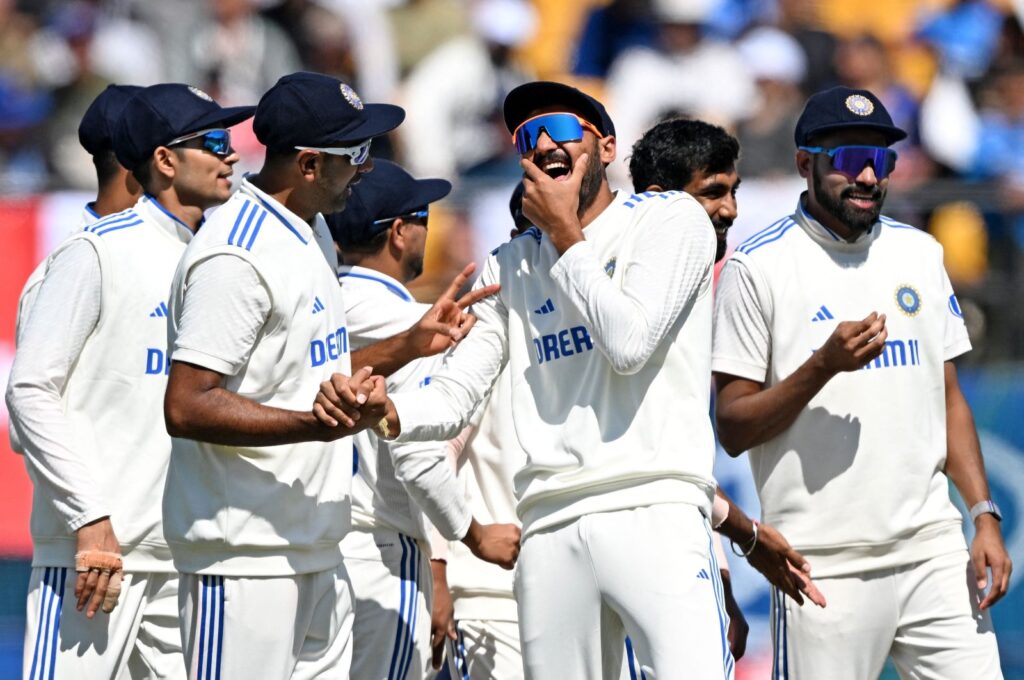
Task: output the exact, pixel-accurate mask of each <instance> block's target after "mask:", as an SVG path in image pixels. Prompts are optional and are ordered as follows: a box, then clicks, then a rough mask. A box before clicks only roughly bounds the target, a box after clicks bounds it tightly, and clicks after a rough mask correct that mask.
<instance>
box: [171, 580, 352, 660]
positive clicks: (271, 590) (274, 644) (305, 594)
mask: <svg viewBox="0 0 1024 680" xmlns="http://www.w3.org/2000/svg"><path fill="white" fill-rule="evenodd" d="M351 593H352V590H351V586H350V585H349V580H348V574H347V573H346V572H345V565H344V564H339V565H338V566H337V567H336V568H334V569H329V570H326V571H318V572H314V573H311V574H298V575H295V576H270V577H235V576H214V575H200V574H182V575H181V590H180V593H179V597H178V602H179V607H180V614H181V639H182V640H183V641H184V643H185V644H184V649H185V662H186V664H187V667H188V677H189V679H190V680H219V679H220V678H223V679H224V680H235V679H236V678H239V679H240V678H274V679H275V680H278V679H280V680H285V679H286V678H292V679H294V680H305V679H306V678H321V679H324V680H326V679H331V680H345V679H347V678H348V677H349V666H350V665H351V663H352V594H351Z"/></svg>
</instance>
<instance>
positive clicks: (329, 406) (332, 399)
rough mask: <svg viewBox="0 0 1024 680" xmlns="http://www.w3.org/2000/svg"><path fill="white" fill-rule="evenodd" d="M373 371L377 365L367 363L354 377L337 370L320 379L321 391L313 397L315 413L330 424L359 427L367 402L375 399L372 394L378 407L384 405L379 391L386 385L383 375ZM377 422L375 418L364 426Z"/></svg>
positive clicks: (335, 426) (331, 425)
mask: <svg viewBox="0 0 1024 680" xmlns="http://www.w3.org/2000/svg"><path fill="white" fill-rule="evenodd" d="M372 374H373V368H372V367H371V366H364V367H363V368H360V369H359V370H358V371H356V372H355V373H354V374H353V375H352V376H351V377H349V376H347V375H342V374H341V373H335V374H334V375H332V376H331V377H330V379H328V380H325V381H323V382H322V383H320V392H319V393H317V395H316V398H315V399H314V400H313V415H314V416H316V419H317V420H319V421H320V422H321V423H322V424H324V425H326V426H327V427H330V428H339V427H340V428H344V429H347V430H351V429H353V428H355V427H356V423H358V422H359V420H360V419H362V418H363V414H364V411H366V410H367V407H366V405H367V404H368V403H371V402H370V398H371V395H374V401H373V402H372V404H373V405H374V407H377V406H380V405H382V400H381V399H380V394H379V391H380V390H382V389H383V387H382V385H381V383H383V378H380V376H373V375H372ZM382 414H383V413H382ZM369 417H372V416H369ZM377 417H378V419H379V418H380V416H377ZM374 422H375V421H372V420H371V421H369V423H368V424H364V426H371V425H373V424H374Z"/></svg>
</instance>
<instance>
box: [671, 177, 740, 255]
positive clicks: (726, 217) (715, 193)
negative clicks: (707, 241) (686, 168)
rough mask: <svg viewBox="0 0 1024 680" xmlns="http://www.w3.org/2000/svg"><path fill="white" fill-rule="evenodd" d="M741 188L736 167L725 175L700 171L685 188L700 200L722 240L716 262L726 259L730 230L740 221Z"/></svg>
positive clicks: (719, 243) (719, 239) (716, 253)
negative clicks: (738, 203)
mask: <svg viewBox="0 0 1024 680" xmlns="http://www.w3.org/2000/svg"><path fill="white" fill-rule="evenodd" d="M739 186H740V176H739V173H738V172H736V166H735V165H730V166H729V167H728V168H726V169H725V170H723V171H722V172H707V171H706V170H697V171H695V172H694V173H693V176H692V177H691V178H690V181H689V182H688V183H687V184H686V186H684V187H683V191H685V192H686V193H688V194H690V195H691V196H693V197H694V198H696V199H697V202H698V203H700V204H701V206H702V207H703V208H704V210H705V212H707V214H708V217H710V218H711V224H712V226H714V228H715V236H717V237H718V249H717V251H716V252H715V262H718V261H719V260H721V259H722V258H723V257H724V256H725V250H726V238H727V236H728V234H729V227H731V226H732V223H733V222H734V221H735V220H736V215H737V214H738V211H737V207H736V190H737V189H739Z"/></svg>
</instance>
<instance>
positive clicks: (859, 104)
mask: <svg viewBox="0 0 1024 680" xmlns="http://www.w3.org/2000/svg"><path fill="white" fill-rule="evenodd" d="M846 108H848V109H849V110H850V113H855V114H857V115H858V116H870V115H871V114H872V113H874V112H875V105H874V104H872V103H871V100H870V99H868V98H867V97H865V96H864V95H862V94H851V95H850V96H849V97H847V98H846Z"/></svg>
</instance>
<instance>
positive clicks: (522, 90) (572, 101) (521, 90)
mask: <svg viewBox="0 0 1024 680" xmlns="http://www.w3.org/2000/svg"><path fill="white" fill-rule="evenodd" d="M548 106H565V107H566V108H567V109H569V110H571V111H575V112H577V113H579V114H580V115H582V116H583V117H584V118H586V119H587V120H588V121H590V122H591V123H593V124H594V125H596V126H598V128H601V127H603V126H604V123H603V122H602V117H601V112H600V111H598V110H597V109H596V108H595V107H594V104H593V103H592V102H591V101H590V100H589V99H587V97H586V96H584V95H583V93H582V92H580V91H579V90H577V89H576V88H574V87H570V86H568V85H564V84H562V83H555V82H551V81H539V82H534V83H526V84H525V85H520V86H519V87H517V88H515V89H513V90H512V91H511V92H509V93H508V96H506V97H505V105H504V107H503V111H504V115H505V127H507V128H508V131H509V133H513V132H515V130H516V128H517V127H519V125H520V123H522V122H523V121H524V120H526V119H527V118H529V117H530V114H531V113H533V112H534V111H536V110H537V109H539V108H544V107H548Z"/></svg>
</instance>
